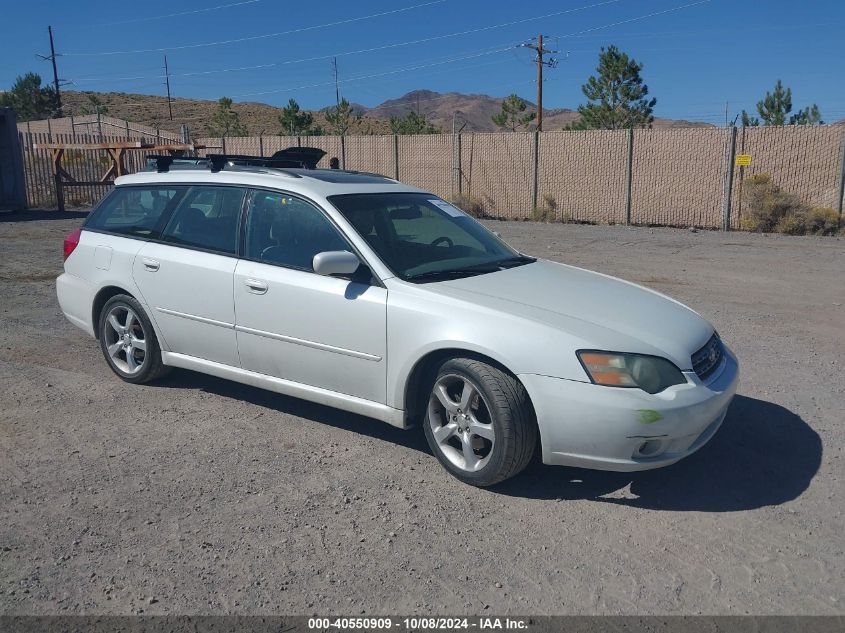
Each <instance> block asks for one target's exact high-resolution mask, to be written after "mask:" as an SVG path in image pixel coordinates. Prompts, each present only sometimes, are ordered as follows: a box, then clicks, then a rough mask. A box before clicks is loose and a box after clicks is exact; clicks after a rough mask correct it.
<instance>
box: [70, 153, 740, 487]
mask: <svg viewBox="0 0 845 633" xmlns="http://www.w3.org/2000/svg"><path fill="white" fill-rule="evenodd" d="M217 165H218V167H219V163H217ZM115 184H116V186H115V188H114V189H113V190H112V191H111V193H109V194H108V195H107V196H106V197H105V199H104V200H103V201H102V202H101V203H100V204H99V205H98V206H97V207H96V208H95V209H94V210H93V211H92V212H91V214H90V215H89V217H88V218H87V219H86V221H85V223H84V225H83V226H82V228H81V229H78V230H76V231H74V232H73V233H72V234H71V235H69V236H68V238H67V239H66V240H65V244H64V255H65V263H64V271H65V272H64V274H63V275H61V276H60V277H59V278H58V280H57V282H56V285H57V292H58V299H59V303H60V305H61V309H62V311H63V312H64V314H65V316H66V317H67V318H68V319H69V320H70V321H71V322H72V323H74V324H75V325H77V326H79V327H80V328H82V329H83V330H85V331H86V332H88V333H89V334H90V335H92V336H94V337H96V338H97V339H99V342H100V346H101V348H102V351H103V355H104V356H105V359H106V361H107V362H108V364H109V366H110V367H111V368H112V370H113V371H114V373H116V374H117V375H118V376H119V377H120V378H122V379H123V380H125V381H127V382H131V383H143V382H147V381H151V380H155V379H157V378H159V377H161V376H162V375H163V374H164V373H165V372H166V370H167V369H168V368H170V367H181V368H185V369H190V370H194V371H198V372H204V373H207V374H212V375H214V376H219V377H222V378H228V379H231V380H235V381H238V382H241V383H245V384H249V385H253V386H256V387H262V388H265V389H270V390H272V391H276V392H279V393H283V394H287V395H290V396H295V397H299V398H304V399H306V400H311V401H314V402H319V403H322V404H325V405H330V406H333V407H337V408H339V409H343V410H346V411H350V412H354V413H357V414H362V415H365V416H370V417H373V418H377V419H379V420H383V421H385V422H387V423H389V424H392V425H395V426H398V427H401V428H410V427H412V426H416V425H418V424H421V425H422V427H423V429H424V432H425V436H426V438H427V440H428V443H429V445H430V446H431V450H432V451H433V453H434V455H435V456H436V457H437V459H438V460H439V461H440V462H441V463H442V464H443V466H444V467H445V468H446V469H447V470H448V471H449V472H450V473H451V474H453V475H454V476H455V477H457V478H458V479H460V480H462V481H464V482H466V483H469V484H473V485H477V486H488V485H492V484H495V483H497V482H500V481H502V480H504V479H507V478H508V477H511V476H513V475H515V474H517V473H518V472H520V471H521V470H522V469H523V468H525V466H526V465H527V464H528V462H529V460H530V459H531V457H532V455H533V454H534V452H535V451H536V450H540V451H541V452H542V460H543V462H545V463H546V464H559V465H567V466H579V467H586V468H596V469H603V470H617V471H633V470H644V469H649V468H656V467H660V466H666V465H668V464H672V463H674V462H676V461H678V460H679V459H681V458H683V457H685V456H687V455H689V454H691V453H693V452H694V451H696V450H697V449H699V448H701V447H702V446H703V445H704V444H705V443H706V442H707V441H708V440H709V439H710V438H711V437H712V436H713V435H714V434H715V433H716V431H717V430H718V428H719V426H720V424H721V423H722V420H723V419H724V417H725V414H726V411H727V409H728V406H729V404H730V402H731V399H732V398H733V395H734V393H735V391H736V387H737V382H738V378H739V371H738V364H737V360H736V358H735V356H734V355H733V354H732V353H731V351H730V350H729V349H728V348H727V347H726V346H725V345H724V344H723V343H722V341H721V340H720V338H719V336H718V334H716V332H715V331H714V329H713V327H712V326H711V325H710V323H708V322H707V321H706V320H705V319H703V318H702V317H701V316H699V315H698V314H697V313H695V312H694V311H692V310H691V309H689V308H687V307H685V306H684V305H682V304H680V303H678V302H677V301H674V300H673V299H670V298H668V297H666V296H663V295H661V294H659V293H657V292H654V291H652V290H649V289H646V288H643V287H641V286H637V285H635V284H632V283H628V282H626V281H622V280H619V279H615V278H613V277H608V276H606V275H602V274H598V273H594V272H590V271H587V270H583V269H581V268H575V267H572V266H567V265H564V264H558V263H555V262H550V261H545V260H542V259H536V258H534V257H529V256H527V255H524V254H522V253H519V252H517V251H515V250H514V249H513V248H511V247H510V246H508V245H507V244H505V243H504V242H503V241H502V240H501V239H500V238H499V237H498V236H497V235H496V234H494V233H493V232H491V231H489V230H488V229H487V228H485V227H484V226H483V225H482V224H480V223H479V222H478V221H476V220H475V219H473V218H472V217H470V216H468V215H466V214H465V213H463V212H462V211H460V210H459V209H457V208H455V207H454V206H452V205H451V204H449V203H448V202H445V201H443V200H441V199H440V198H438V197H437V196H435V195H432V194H430V193H427V192H425V191H422V190H420V189H416V188H414V187H411V186H408V185H405V184H402V183H401V182H397V181H395V180H392V179H390V178H386V177H384V176H379V175H374V174H362V173H355V172H346V171H335V170H320V169H314V170H310V169H276V168H269V167H262V166H255V165H253V166H245V165H236V164H233V163H231V162H229V163H226V165H225V167H224V168H222V169H219V168H218V169H214V168H212V169H208V168H205V167H203V166H201V165H198V166H195V167H193V168H188V169H170V170H168V169H167V164H166V163H165V164H164V165H163V166H162V167H160V169H159V171H153V172H143V173H138V174H134V175H131V176H124V177H121V178H118V179H117V181H116V183H115Z"/></svg>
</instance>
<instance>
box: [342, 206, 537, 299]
mask: <svg viewBox="0 0 845 633" xmlns="http://www.w3.org/2000/svg"><path fill="white" fill-rule="evenodd" d="M329 200H331V201H332V204H334V205H335V206H336V207H337V208H338V209H339V210H340V212H341V213H343V215H344V216H346V218H347V219H348V220H349V221H350V222H351V223H352V225H353V226H354V227H355V230H356V231H358V233H360V234H361V236H362V237H363V238H364V239H365V240H367V242H368V243H369V244H370V246H371V247H372V248H373V250H374V251H375V252H376V253H378V255H379V257H381V259H382V260H383V261H384V263H385V264H387V266H388V267H389V268H390V269H391V270H392V271H393V272H394V273H396V274H397V275H399V276H400V277H403V278H404V279H407V280H410V281H419V282H422V281H438V280H442V279H451V278H455V277H460V276H469V275H475V274H486V273H489V272H495V271H497V270H501V269H503V268H510V267H513V266H521V265H523V264H527V263H530V262H532V261H534V260H533V259H532V258H529V257H525V256H522V255H520V254H519V253H517V252H516V251H514V250H513V249H512V248H510V247H509V246H508V245H507V244H505V243H504V242H502V240H500V239H499V238H498V237H496V236H495V235H493V233H491V232H490V231H488V230H487V229H486V228H485V227H484V226H483V225H481V224H480V223H479V222H477V221H476V220H475V219H473V218H471V217H470V216H468V215H466V214H465V213H464V212H463V211H461V210H459V209H457V208H455V207H454V206H452V205H451V204H449V203H448V202H445V201H443V200H441V199H440V198H438V197H436V196H433V195H431V194H427V193H375V194H350V195H342V196H332V197H330V198H329Z"/></svg>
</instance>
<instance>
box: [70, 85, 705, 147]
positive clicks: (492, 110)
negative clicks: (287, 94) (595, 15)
mask: <svg viewBox="0 0 845 633" xmlns="http://www.w3.org/2000/svg"><path fill="white" fill-rule="evenodd" d="M91 94H96V96H97V98H98V99H99V100H100V101H101V102H102V104H103V105H105V106H106V107H107V108H108V114H109V116H113V117H117V118H120V119H126V120H128V121H135V122H137V123H143V124H145V125H149V126H151V127H154V128H160V129H162V130H166V131H169V132H178V131H179V126H180V124H182V123H186V124H187V125H188V127H189V128H190V129H191V134H192V135H193V136H194V137H202V136H209V135H210V132H209V129H208V127H209V123H210V122H211V120H212V117H213V116H214V111H215V110H216V109H217V102H216V101H211V100H204V99H180V98H174V99H173V100H172V103H171V105H172V107H173V121H171V120H170V117H169V113H168V109H167V98H166V97H159V96H154V95H139V94H129V93H125V92H98V93H86V92H73V91H66V92H62V101H63V103H64V105H65V106H66V109H67V111H68V112H73V113H76V114H81V113H83V112H84V108H85V106H86V104H88V103H89V98H88V97H89V95H91ZM503 100H504V97H491V96H489V95H482V94H463V93H459V92H448V93H440V92H435V91H433V90H414V91H412V92H409V93H407V94H406V95H403V96H401V97H399V98H397V99H388V100H387V101H384V102H383V103H380V104H379V105H377V106H375V107H373V108H367V107H366V106H363V105H360V104H356V103H353V107H354V108H355V111H356V112H358V113H360V114H362V115H363V116H362V118H361V120H360V121H358V122H356V123H355V124H354V125H353V126H352V129H351V131H350V133H351V134H389V133H390V117H401V116H405V115H406V114H407V113H408V112H419V113H421V114H425V115H426V117H427V118H428V120H429V121H430V122H432V123H433V124H434V125H436V126H438V127H440V128H441V129H442V130H443V131H444V132H451V131H452V121H453V117H454V121H455V125H456V127H457V128H459V129H460V128H462V129H463V131H464V132H495V131H497V130H498V128H497V127H496V126H495V125H494V124H493V121H492V120H491V117H492V116H493V115H494V114H496V113H497V112H499V110H500V109H501V107H502V101H503ZM525 103H526V105H527V106H528V110H533V109H535V108H536V106H535V105H534V104H533V103H531V102H530V101H527V100H526V101H525ZM234 109H235V110H236V111H237V112H238V114H239V115H240V119H241V122H242V123H243V124H244V125H245V126H246V127H247V130H249V133H250V134H252V135H257V134H266V135H272V134H279V133H280V132H281V130H280V129H279V120H278V117H279V112H280V108H277V107H276V106H271V105H267V104H265V103H252V102H246V103H236V104H235V105H234ZM328 109H329V108H323V109H321V110H318V111H315V112H313V114H314V121H315V123H316V124H317V125H320V126H321V127H323V128H327V127H328V126H327V123H326V119H325V112H326V111H327V110H328ZM577 118H578V113H577V112H575V111H573V110H569V109H566V108H544V110H543V129H545V130H559V129H561V128H562V127H563V126H564V125H566V124H567V123H570V122H572V121H574V120H575V119H577ZM654 127H656V128H675V127H711V126H710V125H709V124H708V123H698V122H690V121H683V120H675V119H660V118H658V119H655V121H654Z"/></svg>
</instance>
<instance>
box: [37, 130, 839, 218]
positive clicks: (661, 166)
mask: <svg viewBox="0 0 845 633" xmlns="http://www.w3.org/2000/svg"><path fill="white" fill-rule="evenodd" d="M102 122H103V118H102V117H101V118H100V121H99V124H101V123H102ZM91 123H96V121H85V122H84V124H85V125H90V124H91ZM108 123H109V125H110V126H113V127H115V128H118V127H120V125H121V121H120V120H119V119H115V120H109V122H108ZM122 123H123V127H124V134H117V135H113V136H102V135H100V134H99V131H98V133H97V134H93V135H89V134H80V133H78V132H77V133H74V134H57V133H55V132H34V131H32V130H33V129H39V130H40V129H41V127H43V124H44V122H34V123H32V124H30V128H29V130H28V131H21V132H20V139H21V148H22V152H23V159H24V160H23V163H24V167H25V171H26V180H27V183H26V184H27V197H28V204H29V206H30V207H38V208H49V207H51V206H53V205H55V192H54V191H53V181H52V174H51V171H50V163H49V157H48V155H47V153H46V152H41V151H39V150H35V149H34V148H33V143H36V142H43V141H46V140H53V141H62V140H64V141H67V142H70V141H75V142H102V141H109V140H125V139H126V138H128V137H131V138H140V137H143V136H141V135H142V134H144V133H146V132H148V130H142V129H141V126H136V124H131V126H135V128H134V129H135V130H137V131H133V129H132V128H129V130H128V131H126V128H127V126H129V125H130V124H127V123H126V122H122ZM54 125H57V124H55V123H53V124H51V127H52V126H54ZM130 135H136V136H130ZM172 136H173V135H172V134H171V135H169V137H168V138H167V139H166V140H178V139H175V138H172V139H171V138H170V137H172ZM48 137H49V138H48ZM161 138H162V140H165V138H164V137H163V136H162V137H161ZM194 140H195V142H196V143H197V144H200V145H205V146H206V149H204V150H202V151H201V152H199V154H200V155H201V156H204V155H207V154H210V153H211V154H213V153H228V154H247V155H255V156H271V155H272V154H273V153H274V152H276V151H278V150H281V149H285V148H288V147H296V146H308V147H318V148H320V149H322V150H324V151H325V152H326V156H325V157H324V158H323V159H322V161H321V162H320V165H319V166H320V167H328V165H329V160H330V159H331V158H333V157H336V158H338V160H339V162H340V164H341V167H342V168H345V169H351V170H356V171H367V172H375V173H380V174H384V175H386V176H389V177H391V178H398V179H400V180H401V181H403V182H405V183H407V184H410V185H413V186H416V187H420V188H422V189H425V190H427V191H431V192H432V193H435V194H437V195H438V196H441V197H443V198H455V197H457V196H461V197H462V198H463V199H464V200H467V199H470V200H471V201H472V202H473V203H474V205H475V206H477V207H480V208H481V209H482V210H483V212H484V214H485V215H486V216H488V217H491V218H499V219H512V220H526V219H545V220H553V221H554V220H558V221H575V222H589V223H598V224H624V223H629V224H643V225H666V226H697V227H703V228H731V227H733V228H736V227H738V226H739V225H740V221H741V218H742V213H743V208H742V207H743V198H742V189H743V183H744V181H745V180H746V179H747V178H748V177H750V176H753V175H756V174H761V173H768V174H770V175H771V177H772V180H773V182H774V183H775V184H776V185H777V186H779V187H780V188H782V189H783V190H784V191H786V192H789V193H792V194H794V195H796V196H797V197H798V198H799V199H800V200H801V201H802V202H803V203H805V204H807V205H810V206H819V207H828V208H832V209H834V210H835V211H837V212H839V214H840V216H841V211H842V197H843V173H845V172H844V170H845V127H843V126H841V125H822V126H812V127H811V126H790V127H767V128H742V129H738V128H727V129H726V128H686V129H671V130H589V131H577V132H569V131H552V132H540V133H536V132H525V133H521V132H513V133H464V134H455V135H453V134H428V135H408V136H347V137H340V136H301V137H297V136H255V137H239V138H198V139H194ZM739 154H743V155H750V156H751V164H750V165H748V166H737V165H736V164H735V157H736V155H739ZM143 158H144V157H143V156H140V155H139V156H138V158H137V159H135V160H133V161H132V162H131V164H127V168H128V169H129V170H131V171H135V170H137V169H140V168H141V167H142V166H143ZM68 161H69V165H70V168H69V171H71V173H74V171H73V170H76V173H79V174H80V175H85V176H87V175H90V174H93V173H95V172H96V171H97V170H98V169H99V167H100V166H101V165H100V163H102V157H101V156H99V155H98V154H96V153H95V152H84V151H83V152H77V153H76V154H73V155H72V156H71V158H69V159H68ZM104 191H105V187H92V188H91V190H90V191H89V190H87V189H81V190H79V192H78V195H76V200H75V202H76V203H77V204H78V205H80V206H85V205H90V204H93V203H94V202H96V200H97V199H98V198H99V197H100V196H101V195H102V193H103V192H104Z"/></svg>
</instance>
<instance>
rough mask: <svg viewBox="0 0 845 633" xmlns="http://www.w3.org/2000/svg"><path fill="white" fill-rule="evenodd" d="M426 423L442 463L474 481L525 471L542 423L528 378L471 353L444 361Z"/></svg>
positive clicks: (463, 478) (487, 482)
mask: <svg viewBox="0 0 845 633" xmlns="http://www.w3.org/2000/svg"><path fill="white" fill-rule="evenodd" d="M423 426H424V429H425V436H426V439H427V440H428V444H429V446H430V447H431V450H432V451H433V452H434V455H435V456H436V457H437V459H438V460H439V461H440V463H441V464H442V465H443V466H444V467H445V468H446V470H448V471H449V472H450V473H451V474H452V475H454V476H455V477H457V478H458V479H460V480H461V481H463V482H465V483H468V484H472V485H474V486H491V485H493V484H496V483H498V482H500V481H504V480H505V479H508V478H510V477H513V476H514V475H516V474H517V473H519V472H521V471H522V470H523V469H524V468H525V467H526V466H527V465H528V462H529V461H530V460H531V456H532V455H533V453H534V448H535V446H536V444H537V424H536V422H535V420H534V413H533V410H532V408H531V403H530V402H529V400H528V394H527V393H526V392H525V388H524V387H523V386H522V384H521V383H520V382H519V381H518V380H517V379H516V378H514V377H513V376H511V375H510V374H507V373H505V372H503V371H501V370H500V369H498V368H496V367H493V366H491V365H488V364H487V363H484V362H481V361H479V360H475V359H470V358H454V359H451V360H448V361H446V362H445V363H443V365H442V366H441V367H440V370H439V371H438V372H437V376H436V378H435V379H434V383H433V385H432V387H431V394H430V397H429V400H428V408H427V410H426V416H425V422H424V425H423Z"/></svg>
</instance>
